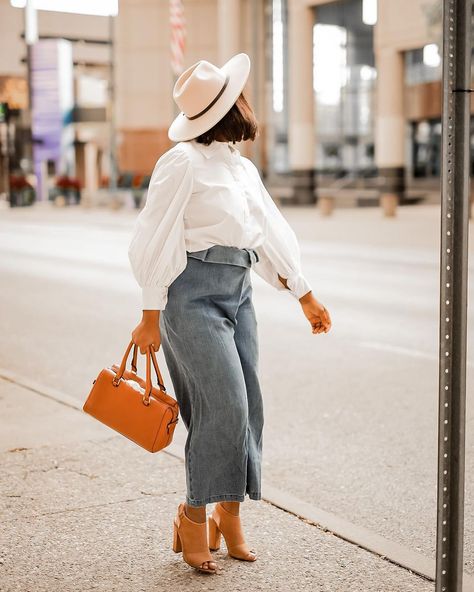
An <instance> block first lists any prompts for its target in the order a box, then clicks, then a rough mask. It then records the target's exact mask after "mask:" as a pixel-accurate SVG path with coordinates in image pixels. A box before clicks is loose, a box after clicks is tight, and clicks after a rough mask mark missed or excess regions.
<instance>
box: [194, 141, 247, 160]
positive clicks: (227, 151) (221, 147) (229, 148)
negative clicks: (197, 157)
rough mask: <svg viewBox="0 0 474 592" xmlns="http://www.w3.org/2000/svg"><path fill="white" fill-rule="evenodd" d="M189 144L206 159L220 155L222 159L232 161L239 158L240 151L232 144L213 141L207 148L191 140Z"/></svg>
mask: <svg viewBox="0 0 474 592" xmlns="http://www.w3.org/2000/svg"><path fill="white" fill-rule="evenodd" d="M191 143H192V144H193V145H194V147H195V148H197V149H198V150H199V151H200V152H202V154H204V156H205V157H206V158H211V157H212V156H213V155H217V154H222V155H223V156H224V157H229V158H231V159H232V160H235V159H237V158H238V157H239V156H240V151H239V150H238V148H236V147H235V145H234V144H233V143H232V142H227V141H226V142H220V141H218V140H214V141H213V142H211V143H210V144H209V145H208V146H207V145H206V144H201V143H200V142H196V140H191Z"/></svg>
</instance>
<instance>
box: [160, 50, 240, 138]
mask: <svg viewBox="0 0 474 592" xmlns="http://www.w3.org/2000/svg"><path fill="white" fill-rule="evenodd" d="M249 73H250V58H249V56H248V55H247V54H246V53H238V54H236V55H235V56H233V57H232V58H231V59H230V60H229V61H228V62H226V63H225V64H224V65H223V66H222V68H218V67H217V66H214V64H211V63H210V62H208V61H206V60H199V62H196V63H195V64H193V65H192V66H190V67H189V68H188V69H187V70H185V71H184V72H183V73H182V74H181V75H180V77H179V78H178V80H177V81H176V83H175V85H174V87H173V99H174V101H175V103H176V104H177V105H178V107H179V108H180V110H181V113H180V114H179V115H178V116H177V117H176V118H175V119H174V121H173V122H172V124H171V125H170V127H169V129H168V137H169V139H170V140H173V142H184V141H186V140H192V139H193V138H197V136H199V135H200V134H203V133H204V132H207V131H208V130H210V129H211V128H212V127H214V125H215V124H216V123H217V122H218V121H220V120H221V119H222V118H223V117H224V115H225V114H226V113H228V111H230V109H231V108H232V105H233V104H234V103H235V102H236V101H237V99H238V98H239V95H240V93H241V92H242V91H243V89H244V87H245V84H246V83H247V79H248V76H249Z"/></svg>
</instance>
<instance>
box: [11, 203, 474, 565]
mask: <svg viewBox="0 0 474 592" xmlns="http://www.w3.org/2000/svg"><path fill="white" fill-rule="evenodd" d="M284 213H285V215H286V216H287V218H288V220H289V221H290V223H291V224H292V226H293V227H294V229H295V231H296V232H297V235H298V237H299V238H300V244H301V249H302V255H303V268H304V271H305V274H306V275H307V277H308V278H309V280H310V281H311V282H312V283H313V286H314V290H315V293H316V294H317V296H318V297H319V298H320V299H321V300H322V301H323V302H324V304H325V305H326V306H327V307H328V308H329V310H330V311H331V315H332V319H333V329H332V331H331V332H330V333H329V334H327V335H319V336H315V335H312V334H311V331H310V326H309V324H308V322H307V320H306V318H305V317H304V316H303V315H302V313H301V312H300V308H299V304H298V303H297V301H296V300H295V299H293V298H292V297H291V296H290V295H288V294H283V293H277V292H276V290H274V288H272V287H271V286H268V285H267V284H265V283H264V282H263V281H262V280H261V279H260V278H259V277H258V276H256V274H254V275H253V285H254V300H255V306H256V309H257V312H258V321H259V337H260V374H261V381H262V385H263V389H264V396H265V410H266V424H265V435H264V442H265V444H264V446H265V465H264V476H265V478H266V479H267V481H268V482H269V483H271V484H272V485H275V486H277V487H279V488H280V489H284V490H286V491H289V492H291V493H292V494H294V495H295V496H297V497H300V498H301V499H303V500H305V501H308V502H310V503H313V504H314V505H316V506H318V507H320V508H323V509H324V510H327V511H330V512H333V513H336V514H338V515H340V516H342V517H344V518H346V519H348V520H351V521H352V522H354V523H356V524H360V525H363V526H365V527H367V528H370V529H372V530H373V531H375V532H377V533H379V534H381V535H384V536H386V537H387V538H390V539H392V540H394V541H397V542H399V543H402V544H404V545H406V546H407V547H410V548H412V549H414V550H418V551H420V552H422V553H424V554H425V555H427V556H430V557H433V556H434V549H435V514H436V508H435V504H436V455H437V451H436V446H437V434H436V431H437V423H436V416H437V381H438V378H437V339H438V334H437V332H438V318H437V315H438V266H437V256H438V255H437V253H438V235H439V219H438V213H437V208H435V207H432V206H416V207H411V208H402V209H401V210H400V216H399V217H398V219H396V220H388V219H383V218H381V217H380V214H379V212H378V211H377V210H366V209H358V210H341V211H340V212H337V214H336V216H334V217H333V218H331V219H326V220H324V219H321V218H320V217H319V215H318V214H317V212H316V211H314V210H313V209H312V208H287V209H285V210H284ZM134 215H135V214H134V213H131V212H108V211H93V210H81V209H74V208H69V209H63V210H53V211H50V210H49V209H48V208H44V209H39V208H36V209H30V210H27V209H17V210H11V211H9V210H4V211H0V252H1V258H0V277H1V280H0V282H1V290H0V306H1V316H0V366H1V367H4V368H7V369H10V370H11V371H13V372H16V373H18V374H20V375H25V376H28V377H30V378H33V379H35V380H37V381H38V382H40V383H42V384H44V385H46V386H49V387H54V388H57V389H59V390H62V391H64V392H66V393H67V394H69V395H72V396H74V397H77V398H78V399H80V400H83V399H84V398H85V396H86V395H87V393H88V391H89V388H90V383H91V380H92V378H93V377H95V375H96V373H97V371H98V370H99V369H100V368H101V367H102V366H103V365H108V364H109V363H111V362H113V361H116V360H118V359H119V357H120V356H121V354H122V351H123V349H124V347H125V346H126V344H127V342H128V339H129V335H130V330H131V329H132V328H133V327H134V326H135V324H136V322H138V320H139V317H140V295H139V291H138V289H137V286H136V284H135V281H134V279H133V277H132V275H131V271H130V269H129V266H128V261H127V255H126V251H127V246H128V239H129V233H130V229H131V225H132V222H133V218H134ZM472 261H474V260H472ZM472 266H473V263H471V270H470V278H471V281H472V278H473V270H472ZM470 304H471V306H470V311H471V312H470V320H469V326H470V329H471V331H470V333H471V334H470V337H469V352H470V366H469V371H468V393H470V394H471V393H473V392H474V388H473V386H474V383H473V362H474V360H473V356H472V351H473V349H472V346H473V336H472V333H473V332H472V327H473V326H474V325H473V313H472V310H473V307H472V304H473V296H472V293H471V295H470ZM159 359H160V360H163V358H162V352H159ZM163 368H164V375H165V380H166V378H168V375H167V372H166V370H165V367H164V362H163ZM168 384H171V383H170V381H169V380H168ZM471 400H472V397H471V396H470V395H469V396H468V436H467V449H468V457H467V465H466V470H467V485H466V552H465V563H466V569H467V571H469V572H474V540H473V539H474V497H473V491H474V487H473V485H474V470H473V469H474V454H473V453H472V449H473V443H474V438H473V430H472V423H473V419H474V413H473V409H472V404H471ZM177 438H178V439H180V438H181V439H182V438H184V433H183V431H182V430H181V431H180V432H179V433H178V434H177Z"/></svg>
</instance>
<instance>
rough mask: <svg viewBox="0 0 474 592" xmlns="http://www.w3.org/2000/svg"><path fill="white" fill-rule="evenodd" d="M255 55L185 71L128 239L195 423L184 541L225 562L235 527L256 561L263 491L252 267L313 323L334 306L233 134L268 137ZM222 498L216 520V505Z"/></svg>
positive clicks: (136, 336)
mask: <svg viewBox="0 0 474 592" xmlns="http://www.w3.org/2000/svg"><path fill="white" fill-rule="evenodd" d="M249 72H250V59H249V57H248V56H247V55H246V54H245V53H240V54H237V55H235V56H234V57H233V58H231V59H230V60H229V61H228V62H227V63H226V64H225V65H224V66H223V67H222V68H217V67H216V66H214V65H213V64H211V63H209V62H207V61H205V60H201V61H199V62H197V63H196V64H194V65H193V66H191V67H190V68H188V69H187V70H186V71H185V72H183V73H182V74H181V76H180V77H179V78H178V80H177V81H176V84H175V86H174V89H173V98H174V100H175V101H176V103H177V105H178V107H179V108H180V110H181V112H180V114H179V115H178V116H177V117H176V118H175V120H174V121H173V122H172V124H171V126H170V128H169V130H168V136H169V138H170V139H171V140H173V141H175V142H177V144H176V145H175V146H174V147H173V148H171V149H170V150H168V151H167V152H166V153H165V154H163V155H162V156H161V157H160V158H159V160H158V161H157V163H156V165H155V168H154V170H153V174H152V177H151V180H150V185H149V189H148V193H147V199H146V204H145V207H144V208H143V210H142V211H141V212H140V214H139V216H138V218H137V220H136V224H135V228H134V232H133V236H132V240H131V243H130V247H129V257H130V262H131V266H132V269H133V273H134V275H135V277H136V279H137V281H138V283H139V285H140V286H141V288H142V299H143V318H142V320H141V322H140V324H139V325H138V326H137V327H136V328H135V330H134V331H133V332H132V340H133V342H134V343H136V344H137V346H138V347H139V348H140V351H141V353H145V351H146V349H147V348H148V347H153V349H154V350H155V351H158V349H159V347H160V345H161V344H162V345H163V353H164V356H165V360H166V363H167V366H168V370H169V373H170V376H171V379H172V382H173V387H174V391H175V395H176V399H177V400H178V403H179V407H180V414H181V417H182V419H183V422H184V424H185V426H186V428H187V431H188V434H187V440H186V446H185V469H186V485H187V495H186V501H185V502H183V503H181V504H179V507H178V512H177V515H176V517H175V519H174V540H173V549H174V550H175V551H176V552H180V551H181V550H182V551H183V559H184V560H185V561H186V562H187V563H188V564H189V565H191V566H193V567H195V568H197V569H198V570H200V571H205V572H208V573H216V568H217V566H216V563H215V561H213V557H212V555H211V554H210V552H209V549H211V550H216V549H218V548H219V545H220V538H221V534H222V535H223V536H224V538H225V541H226V546H227V550H228V553H229V555H231V556H232V557H235V558H236V559H241V560H246V561H254V560H255V559H256V554H255V552H254V551H253V550H250V549H249V548H248V546H247V544H246V543H245V538H244V535H243V530H242V525H241V522H240V516H239V508H240V503H241V502H242V501H244V498H245V494H247V495H248V496H249V497H250V498H251V499H254V500H259V499H261V475H260V472H261V453H262V429H263V402H262V394H261V391H260V385H259V381H258V370H257V364H258V343H257V322H256V318H255V311H254V308H253V303H252V285H251V282H250V269H251V268H253V269H254V271H255V272H256V273H257V274H259V275H260V276H261V277H262V278H263V279H264V280H266V281H267V282H268V283H269V284H271V285H272V286H274V287H275V288H276V289H277V290H280V291H282V292H286V293H289V294H291V295H292V296H293V297H295V298H296V299H298V300H299V302H300V304H301V307H302V310H303V313H304V314H305V315H306V317H307V319H308V320H309V322H310V324H311V327H312V332H313V333H321V332H325V333H327V332H328V331H329V329H330V327H331V320H330V317H329V313H328V311H327V310H326V309H325V308H324V306H322V304H320V303H319V302H318V301H317V300H316V298H315V297H314V295H313V294H312V291H311V287H310V285H309V283H308V282H307V280H306V279H305V277H304V276H303V274H302V272H301V266H300V264H301V262H300V251H299V245H298V242H297V240H296V237H295V234H294V232H293V230H292V229H291V227H290V226H289V225H288V223H287V221H286V219H285V218H284V217H283V215H282V214H281V213H280V210H279V209H278V207H277V206H276V205H275V203H274V202H273V200H272V199H271V197H270V195H269V194H268V192H267V191H266V189H265V187H264V185H263V183H262V181H261V179H260V175H259V173H258V170H257V169H256V167H255V166H254V165H253V164H252V162H251V161H250V160H249V159H247V158H245V157H243V156H241V155H240V152H239V151H238V150H237V149H236V148H235V146H234V145H233V144H235V142H238V141H241V140H249V139H250V140H254V139H255V138H256V136H257V135H258V124H257V121H256V119H255V115H254V113H253V111H252V109H251V108H250V106H249V104H248V102H247V101H246V99H245V97H244V95H243V94H242V93H243V89H244V87H245V84H246V82H247V79H248V75H249ZM209 503H216V506H215V508H214V510H213V512H212V515H211V516H210V517H209V537H208V536H207V528H206V504H209Z"/></svg>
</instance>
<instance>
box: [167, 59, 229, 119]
mask: <svg viewBox="0 0 474 592" xmlns="http://www.w3.org/2000/svg"><path fill="white" fill-rule="evenodd" d="M225 82H226V75H225V73H224V72H223V71H222V70H221V69H220V68H217V66H214V64H211V63H210V62H208V61H207V60H200V61H199V62H197V63H196V64H194V65H193V66H191V67H190V68H188V69H187V70H185V71H184V72H183V73H182V74H181V75H180V77H179V78H178V80H177V81H176V83H175V85H174V88H173V99H174V100H175V102H176V104H177V105H178V107H179V108H180V110H181V111H182V112H183V113H184V114H185V115H186V116H187V117H193V116H195V115H197V114H198V113H200V112H201V111H203V110H204V109H206V107H208V106H209V105H210V104H211V103H212V101H214V100H215V98H216V97H217V95H218V94H219V93H220V92H221V91H222V88H223V86H224V84H225Z"/></svg>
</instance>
